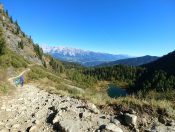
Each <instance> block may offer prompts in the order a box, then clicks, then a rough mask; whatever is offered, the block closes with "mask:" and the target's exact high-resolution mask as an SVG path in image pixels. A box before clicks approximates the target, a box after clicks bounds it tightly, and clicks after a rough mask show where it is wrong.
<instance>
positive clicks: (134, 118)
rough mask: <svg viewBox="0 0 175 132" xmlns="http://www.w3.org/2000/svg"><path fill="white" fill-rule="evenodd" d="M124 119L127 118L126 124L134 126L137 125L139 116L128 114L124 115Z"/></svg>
mask: <svg viewBox="0 0 175 132" xmlns="http://www.w3.org/2000/svg"><path fill="white" fill-rule="evenodd" d="M124 118H125V123H126V124H127V125H132V126H136V125H137V116H136V115H133V114H129V113H126V114H124Z"/></svg>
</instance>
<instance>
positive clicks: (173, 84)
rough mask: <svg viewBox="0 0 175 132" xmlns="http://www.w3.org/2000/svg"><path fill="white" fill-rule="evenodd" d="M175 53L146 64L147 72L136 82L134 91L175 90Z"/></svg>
mask: <svg viewBox="0 0 175 132" xmlns="http://www.w3.org/2000/svg"><path fill="white" fill-rule="evenodd" d="M174 59H175V51H173V52H171V53H169V54H167V55H165V56H163V57H161V58H159V59H158V60H157V61H154V62H151V63H149V64H145V65H143V66H142V67H145V68H146V70H145V71H144V73H143V74H142V75H141V77H139V78H138V79H137V80H136V82H135V87H134V91H138V90H143V91H145V92H148V90H156V91H159V92H165V91H172V93H174V89H175V70H174V69H175V61H174Z"/></svg>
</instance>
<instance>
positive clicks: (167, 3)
mask: <svg viewBox="0 0 175 132" xmlns="http://www.w3.org/2000/svg"><path fill="white" fill-rule="evenodd" d="M0 2H2V3H3V4H4V6H5V8H6V9H8V11H9V14H10V15H11V16H13V18H14V20H18V23H19V25H20V26H21V28H22V30H23V31H24V32H25V33H26V34H28V35H31V36H32V38H33V40H34V42H36V43H39V44H47V45H51V46H57V45H59V46H60V45H61V46H67V47H74V48H81V49H85V50H93V51H100V52H107V53H113V54H129V55H133V56H141V55H148V54H149V55H157V56H161V55H163V54H166V53H168V52H170V51H173V50H175V1H174V0H0Z"/></svg>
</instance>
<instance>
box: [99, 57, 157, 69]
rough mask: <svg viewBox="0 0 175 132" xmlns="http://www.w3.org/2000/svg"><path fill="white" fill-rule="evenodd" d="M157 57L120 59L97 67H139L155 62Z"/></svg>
mask: <svg viewBox="0 0 175 132" xmlns="http://www.w3.org/2000/svg"><path fill="white" fill-rule="evenodd" d="M158 58H159V57H156V56H149V55H147V56H142V57H135V58H128V59H121V60H117V61H112V62H109V63H103V64H101V65H99V67H104V66H114V65H127V66H140V65H143V64H146V63H150V62H153V61H155V60H157V59H158Z"/></svg>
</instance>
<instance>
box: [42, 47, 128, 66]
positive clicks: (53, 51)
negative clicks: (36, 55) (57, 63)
mask: <svg viewBox="0 0 175 132" xmlns="http://www.w3.org/2000/svg"><path fill="white" fill-rule="evenodd" d="M43 50H44V52H45V53H48V54H50V55H52V56H53V57H55V58H57V59H60V60H63V61H68V62H77V63H80V64H82V65H84V66H95V65H99V64H102V63H104V62H109V61H114V60H119V59H125V58H129V56H128V55H113V54H107V53H98V52H92V51H84V50H81V49H75V48H66V47H47V46H46V47H44V46H43Z"/></svg>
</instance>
